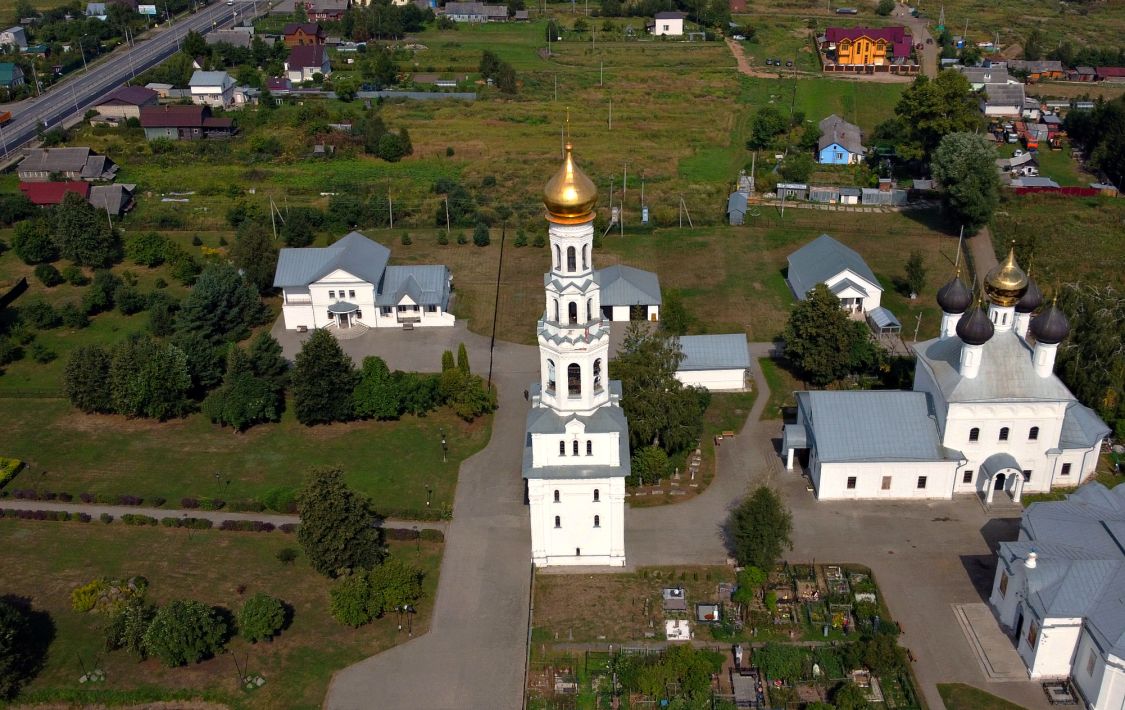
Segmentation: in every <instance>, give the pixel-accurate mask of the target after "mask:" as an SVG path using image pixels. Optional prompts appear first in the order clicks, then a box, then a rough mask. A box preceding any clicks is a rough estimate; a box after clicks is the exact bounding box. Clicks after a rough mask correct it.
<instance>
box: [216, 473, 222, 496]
mask: <svg viewBox="0 0 1125 710" xmlns="http://www.w3.org/2000/svg"><path fill="white" fill-rule="evenodd" d="M222 478H223V474H221V473H219V472H218V471H215V493H216V494H221V493H222V492H223V482H222Z"/></svg>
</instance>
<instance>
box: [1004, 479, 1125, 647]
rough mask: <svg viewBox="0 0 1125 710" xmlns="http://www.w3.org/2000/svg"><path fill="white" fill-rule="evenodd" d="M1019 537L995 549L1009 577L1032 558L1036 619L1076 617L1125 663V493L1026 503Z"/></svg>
mask: <svg viewBox="0 0 1125 710" xmlns="http://www.w3.org/2000/svg"><path fill="white" fill-rule="evenodd" d="M1021 528H1022V533H1023V534H1021V536H1020V537H1021V538H1026V539H1024V540H1022V541H1016V542H1002V543H1000V552H999V556H1000V560H1001V562H1002V563H1003V564H1004V566H1005V567H1006V568H1007V569H1008V570H1012V568H1013V567H1014V566H1015V565H1017V564H1023V561H1024V560H1026V559H1027V556H1028V554H1029V553H1031V552H1032V551H1034V552H1035V553H1036V554H1037V555H1038V558H1039V559H1038V564H1037V565H1036V566H1035V567H1034V568H1033V569H1028V568H1026V567H1025V568H1024V569H1023V572H1024V573H1025V574H1026V576H1027V592H1028V594H1027V602H1028V603H1029V604H1030V605H1031V606H1032V608H1033V609H1034V610H1035V611H1036V613H1037V614H1039V615H1040V616H1041V617H1042V618H1052V617H1053V618H1059V617H1082V618H1084V621H1085V626H1086V628H1087V629H1088V630H1089V631H1090V633H1091V634H1092V635H1093V636H1094V638H1095V640H1096V641H1097V642H1098V644H1099V645H1100V646H1101V647H1102V649H1103V650H1106V651H1110V652H1112V653H1114V654H1115V655H1117V656H1121V657H1125V597H1122V595H1121V590H1122V589H1125V486H1119V487H1117V488H1114V489H1108V488H1106V487H1105V486H1103V485H1102V484H1101V483H1090V484H1087V485H1085V486H1082V487H1081V488H1079V489H1078V490H1077V491H1076V492H1075V493H1073V494H1071V495H1070V496H1068V497H1067V499H1066V500H1064V501H1051V502H1041V503H1032V504H1031V505H1030V506H1028V508H1027V510H1026V511H1024V515H1023V520H1022V522H1021Z"/></svg>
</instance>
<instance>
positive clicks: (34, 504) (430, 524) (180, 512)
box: [0, 498, 449, 532]
mask: <svg viewBox="0 0 1125 710" xmlns="http://www.w3.org/2000/svg"><path fill="white" fill-rule="evenodd" d="M0 508H4V509H8V510H65V511H66V512H68V513H86V514H87V515H90V516H92V517H94V518H98V517H100V516H101V514H102V513H109V514H110V515H112V516H113V517H114V518H120V517H121V516H122V515H127V514H130V513H132V514H133V515H148V516H150V517H153V518H156V519H157V520H159V519H161V518H183V517H188V518H205V519H207V520H210V521H212V522H214V523H221V522H223V521H224V520H258V521H261V522H263V523H273V524H274V525H285V524H287V523H294V524H296V523H300V522H301V519H300V518H299V517H297V516H296V515H284V514H281V513H265V512H263V513H236V512H234V511H226V510H199V509H198V508H196V509H194V510H189V509H187V508H147V507H142V506H138V505H100V504H97V503H93V504H87V503H80V502H79V503H76V502H70V503H60V502H58V501H48V500H20V499H16V498H5V499H4V500H0ZM383 527H385V528H418V529H419V530H421V529H424V528H428V529H430V530H441V531H443V532H444V531H445V530H446V529H447V528H448V527H449V524H448V523H446V522H445V521H441V520H402V519H400V518H384V519H383Z"/></svg>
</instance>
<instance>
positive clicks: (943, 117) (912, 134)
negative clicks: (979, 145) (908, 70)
mask: <svg viewBox="0 0 1125 710" xmlns="http://www.w3.org/2000/svg"><path fill="white" fill-rule="evenodd" d="M895 115H897V116H898V117H899V119H901V126H902V127H903V129H904V131H905V135H904V137H903V140H902V141H901V142H900V143H899V145H898V146H897V150H898V154H899V156H901V157H903V158H906V159H918V160H925V159H928V158H929V157H930V156H931V155H933V152H934V151H935V150H937V147H938V144H939V143H940V142H941V140H942V138H943V137H944V136H946V135H948V134H950V133H956V132H971V131H973V130H976V129H979V128H981V127H982V125H983V118H982V117H981V114H980V109H979V107H978V100H977V96H976V95H975V94H974V93H973V87H972V85H971V84H969V80H968V79H966V78H965V76H964V75H963V74H962V73H961V72H958V71H953V70H946V71H943V72H941V73H940V74H939V75H938V77H937V78H936V79H933V80H931V79H929V78H928V77H925V76H919V77H918V78H917V79H915V80H914V83H912V84H911V85H910V86H909V87H907V89H906V90H905V91H904V92H902V96H900V97H899V100H898V103H897V104H895Z"/></svg>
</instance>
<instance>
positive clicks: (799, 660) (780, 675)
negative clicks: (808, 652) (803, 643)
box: [754, 641, 805, 683]
mask: <svg viewBox="0 0 1125 710" xmlns="http://www.w3.org/2000/svg"><path fill="white" fill-rule="evenodd" d="M754 662H755V663H756V664H757V666H758V669H759V670H761V671H762V673H764V674H765V675H766V677H767V678H771V679H780V680H784V681H786V682H788V683H793V682H796V681H798V680H800V679H801V677H802V676H803V675H804V673H805V651H804V649H802V648H801V647H799V646H791V645H789V644H781V643H775V642H773V641H770V642H768V643H766V645H765V646H763V647H761V648H759V649H757V650H755V651H754Z"/></svg>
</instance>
